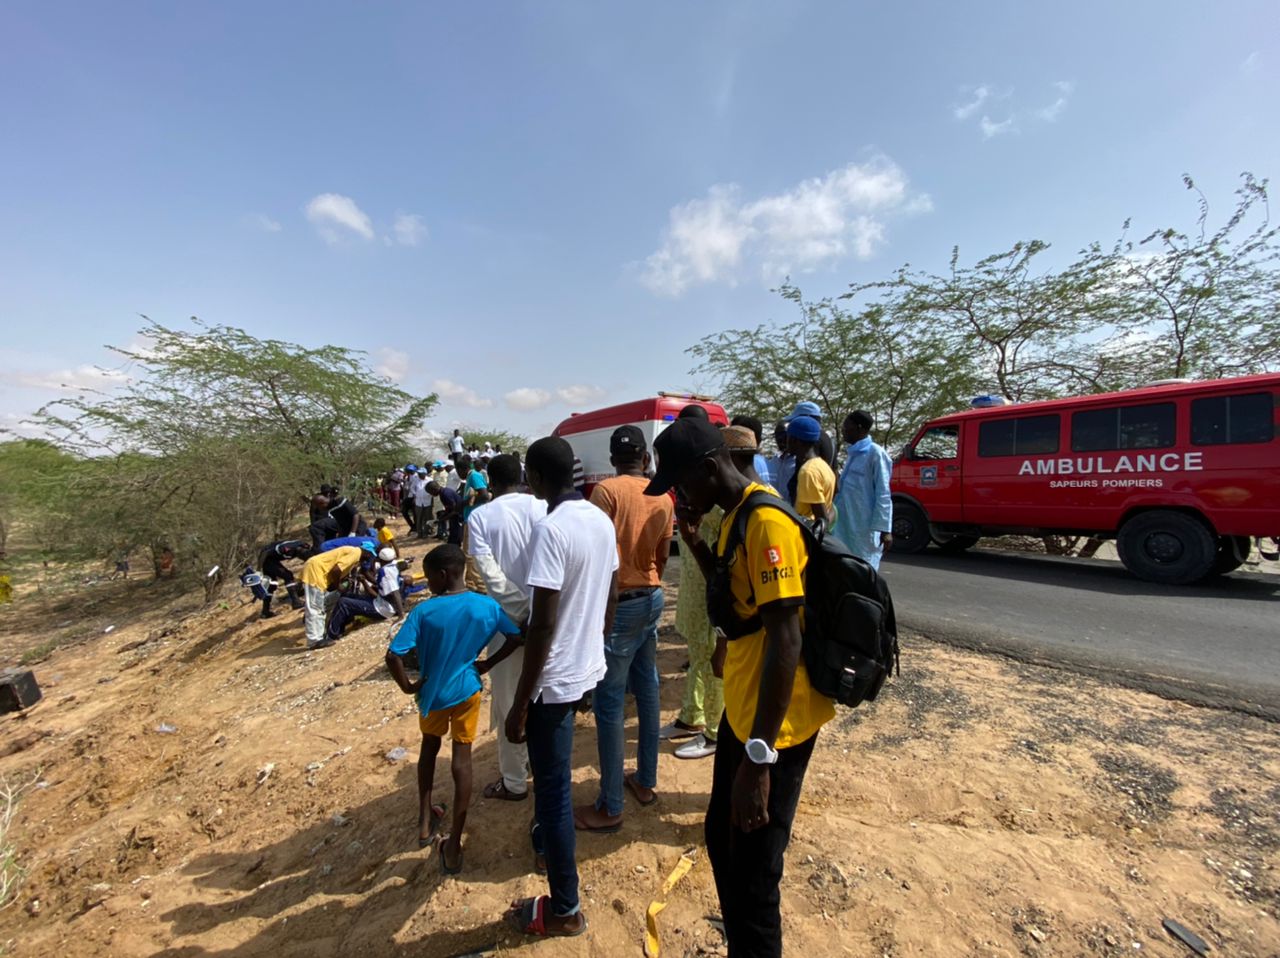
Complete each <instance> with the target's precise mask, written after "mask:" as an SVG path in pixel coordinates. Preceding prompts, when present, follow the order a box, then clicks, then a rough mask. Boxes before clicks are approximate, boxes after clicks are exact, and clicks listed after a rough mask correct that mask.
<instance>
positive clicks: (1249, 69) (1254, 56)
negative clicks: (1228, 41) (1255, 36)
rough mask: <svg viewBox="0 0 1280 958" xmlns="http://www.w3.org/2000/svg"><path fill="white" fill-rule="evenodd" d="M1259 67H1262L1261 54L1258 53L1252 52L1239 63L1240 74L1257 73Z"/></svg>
mask: <svg viewBox="0 0 1280 958" xmlns="http://www.w3.org/2000/svg"><path fill="white" fill-rule="evenodd" d="M1260 66H1262V54H1261V53H1260V52H1259V51H1257V50H1254V51H1253V52H1252V53H1250V54H1249V55H1248V56H1247V57H1245V58H1244V59H1243V60H1242V61H1240V72H1241V73H1257V72H1258V68H1259V67H1260Z"/></svg>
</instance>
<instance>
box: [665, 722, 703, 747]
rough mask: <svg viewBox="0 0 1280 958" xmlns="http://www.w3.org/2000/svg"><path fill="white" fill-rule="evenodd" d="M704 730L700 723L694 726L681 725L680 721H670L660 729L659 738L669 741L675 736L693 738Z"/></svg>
mask: <svg viewBox="0 0 1280 958" xmlns="http://www.w3.org/2000/svg"><path fill="white" fill-rule="evenodd" d="M701 731H702V726H701V725H698V726H696V727H694V728H689V727H688V726H685V725H681V724H680V723H679V722H668V723H667V724H666V725H664V726H662V728H660V729H658V740H659V741H662V742H669V741H671V740H672V739H674V738H692V737H693V736H695V735H697V734H698V733H700V732H701Z"/></svg>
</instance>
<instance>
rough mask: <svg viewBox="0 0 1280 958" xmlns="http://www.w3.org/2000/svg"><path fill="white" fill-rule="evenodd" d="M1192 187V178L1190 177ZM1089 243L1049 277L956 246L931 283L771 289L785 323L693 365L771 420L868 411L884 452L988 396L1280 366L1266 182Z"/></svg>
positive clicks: (1031, 255)
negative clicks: (806, 291)
mask: <svg viewBox="0 0 1280 958" xmlns="http://www.w3.org/2000/svg"><path fill="white" fill-rule="evenodd" d="M1184 182H1185V185H1186V186H1187V188H1188V189H1189V190H1193V191H1194V190H1195V189H1196V188H1195V184H1194V183H1193V182H1192V180H1191V179H1190V178H1185V179H1184ZM1209 219H1210V210H1209V207H1208V203H1207V202H1206V201H1205V199H1204V197H1203V196H1200V206H1199V216H1198V219H1197V226H1196V229H1194V230H1192V231H1191V232H1189V233H1188V232H1184V231H1180V230H1177V229H1173V228H1167V229H1161V230H1156V231H1153V232H1151V233H1149V234H1148V235H1147V236H1146V237H1145V238H1144V239H1142V240H1140V241H1138V242H1136V243H1135V242H1133V241H1131V240H1129V239H1127V238H1126V236H1127V233H1128V230H1129V224H1128V223H1126V224H1125V234H1126V236H1122V237H1121V239H1120V240H1119V241H1117V242H1116V243H1115V244H1113V245H1112V246H1111V247H1110V248H1104V247H1103V246H1101V245H1100V244H1093V245H1091V246H1089V247H1087V248H1085V249H1083V250H1081V251H1080V252H1079V253H1078V254H1077V256H1076V257H1075V258H1074V259H1073V260H1072V261H1071V262H1069V263H1067V264H1066V265H1063V266H1060V267H1058V268H1054V267H1053V266H1051V265H1049V264H1048V263H1047V262H1046V260H1048V259H1049V246H1048V244H1046V243H1044V242H1041V241H1038V240H1033V241H1029V242H1020V243H1016V244H1014V245H1013V246H1012V247H1011V248H1009V249H1008V250H1005V251H1003V252H1000V253H996V254H994V255H991V256H987V257H985V258H982V259H980V260H978V261H977V262H976V263H974V264H973V265H965V264H963V263H962V262H961V258H960V253H959V250H958V249H956V250H953V252H952V257H951V262H950V266H949V269H948V271H947V272H946V273H945V274H942V275H937V274H933V273H929V272H927V271H922V270H916V269H912V268H911V267H909V266H903V267H902V268H901V269H899V270H898V271H897V272H896V273H894V275H893V276H891V277H890V278H888V279H886V280H883V281H879V282H871V283H860V284H855V285H852V286H851V287H850V289H849V292H847V293H845V294H843V295H842V296H840V297H839V298H838V300H822V301H819V302H816V303H812V302H807V301H805V300H804V298H803V296H802V294H801V292H800V290H799V289H797V288H796V287H795V286H793V285H791V284H790V283H788V284H786V285H784V286H783V287H782V288H781V289H780V290H779V293H780V294H781V295H782V297H783V298H784V299H786V300H787V301H789V302H791V303H793V304H795V305H796V306H797V307H798V309H799V313H800V316H799V318H798V319H797V320H794V321H792V322H790V323H786V322H783V323H773V324H768V325H763V326H759V327H756V328H755V329H734V330H727V331H724V332H721V333H717V334H714V335H712V336H708V337H706V338H705V339H703V340H702V341H700V342H699V343H697V344H695V345H694V346H693V347H692V348H691V349H690V350H689V352H690V354H691V355H692V356H693V357H694V359H695V360H696V366H695V370H694V372H695V373H697V374H702V375H705V376H708V377H710V378H711V379H712V380H714V381H715V382H717V383H718V384H719V387H720V394H721V396H722V397H723V399H724V401H725V403H726V405H728V406H729V407H730V408H731V409H732V410H733V411H735V412H738V411H744V412H745V411H751V412H754V413H755V414H757V415H760V416H765V417H778V416H780V415H782V414H785V413H786V412H788V411H789V410H790V408H791V407H792V405H793V403H795V402H796V401H797V400H801V399H810V400H814V401H816V402H817V403H818V404H819V405H820V406H822V407H823V410H824V412H825V414H826V415H827V416H828V417H829V420H828V421H830V422H838V421H839V420H840V419H841V418H842V417H843V416H844V414H845V413H847V412H848V411H850V410H852V409H855V408H864V409H867V410H869V411H871V412H872V413H873V414H874V415H875V417H876V421H877V433H878V438H880V439H881V441H883V442H885V443H886V444H890V445H892V444H894V443H896V442H898V441H901V440H903V439H905V438H907V437H909V435H910V433H911V432H912V431H913V430H914V429H915V427H916V426H918V425H919V424H920V423H921V422H922V421H924V420H925V419H928V418H930V417H932V416H935V415H938V414H940V413H944V412H949V411H954V410H956V409H959V408H962V407H964V406H965V405H966V403H967V401H968V399H969V398H970V397H972V396H974V395H975V394H978V393H983V392H993V393H996V394H999V395H1002V396H1004V397H1006V398H1008V399H1009V400H1011V401H1014V402H1024V401H1029V400H1035V399H1047V398H1052V397H1055V396H1063V395H1073V394H1086V393H1092V392H1103V391H1108V390H1115V389H1127V388H1132V387H1135V386H1139V385H1142V384H1144V383H1147V382H1151V381H1153V380H1158V379H1164V378H1169V377H1181V376H1189V377H1196V378H1217V377H1222V376H1233V375H1243V374H1246V373H1250V372H1262V371H1267V370H1272V369H1276V368H1280V269H1278V268H1277V263H1278V257H1280V242H1278V239H1280V228H1277V227H1272V226H1271V225H1270V223H1269V219H1268V216H1267V182H1266V181H1265V180H1256V179H1255V178H1254V177H1253V176H1252V175H1249V174H1245V175H1244V176H1243V185H1242V186H1241V188H1240V189H1239V190H1238V191H1237V193H1236V204H1235V208H1234V210H1233V212H1232V213H1231V215H1230V216H1229V217H1228V218H1227V219H1226V221H1225V222H1224V223H1223V224H1222V225H1221V226H1219V227H1218V228H1217V229H1214V230H1211V229H1210V228H1209V225H1208V224H1209Z"/></svg>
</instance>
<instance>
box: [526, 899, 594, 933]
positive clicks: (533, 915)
mask: <svg viewBox="0 0 1280 958" xmlns="http://www.w3.org/2000/svg"><path fill="white" fill-rule="evenodd" d="M550 903H551V897H550V896H549V895H539V896H538V897H537V898H525V899H523V900H521V901H517V902H512V908H511V910H510V911H508V912H507V922H508V923H509V924H510V925H511V926H512V927H513V928H515V930H516V931H518V932H520V934H522V935H533V936H536V937H538V938H577V937H578V936H579V935H581V934H582V933H583V932H584V931H586V930H587V916H586V915H583V916H582V925H581V926H580V927H579V928H578V929H577V930H576V931H548V930H547V905H549V904H550Z"/></svg>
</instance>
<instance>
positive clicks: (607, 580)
mask: <svg viewBox="0 0 1280 958" xmlns="http://www.w3.org/2000/svg"><path fill="white" fill-rule="evenodd" d="M525 472H526V476H527V478H528V480H529V485H530V486H531V487H532V488H533V493H534V495H536V496H537V497H538V498H539V499H542V500H544V501H545V502H546V503H547V515H546V518H544V519H542V520H541V521H540V522H539V523H538V524H537V525H536V526H534V528H533V536H532V538H531V540H530V543H529V553H530V563H529V579H528V584H529V587H530V590H531V594H532V606H531V610H530V614H529V626H528V630H527V632H526V634H525V653H524V666H523V668H522V669H521V672H520V681H519V683H518V684H517V686H516V696H515V701H514V702H513V704H512V706H511V711H510V712H509V713H508V714H507V723H506V736H507V738H508V739H509V740H510V741H512V742H524V741H526V739H527V741H528V745H529V765H530V767H531V768H532V770H533V785H534V803H533V809H534V828H533V832H532V837H533V848H534V853H535V855H539V856H545V859H546V869H547V882H548V885H549V886H550V891H551V894H550V895H549V896H538V897H535V898H526V899H524V900H522V901H518V902H515V903H513V905H512V910H511V912H510V920H511V921H512V922H513V923H514V924H515V925H516V926H517V927H518V928H520V929H521V930H522V931H524V932H525V933H527V934H540V935H544V936H565V935H577V934H581V932H582V931H583V930H584V928H585V927H586V918H585V917H584V916H583V914H582V907H581V903H580V901H579V898H578V866H577V862H576V861H575V858H574V849H575V835H574V827H573V802H572V797H571V794H570V787H571V784H572V772H573V719H574V714H575V712H576V706H577V704H578V702H579V701H580V700H581V699H582V698H583V696H585V695H586V694H587V692H589V691H591V690H592V689H593V688H595V686H596V684H597V683H598V682H599V681H600V679H601V678H603V677H604V674H605V669H606V665H605V656H604V637H605V636H606V635H607V634H609V631H610V630H611V629H612V627H613V613H614V607H615V606H616V604H617V600H618V549H617V543H616V540H615V533H614V529H613V523H612V522H610V521H609V517H608V516H606V515H605V514H604V513H603V512H602V511H600V510H599V509H597V508H596V507H595V506H593V505H591V503H589V502H587V501H586V500H584V499H583V498H582V494H581V493H579V492H577V491H576V490H575V489H574V488H573V450H572V449H571V448H570V446H569V444H568V443H567V442H565V441H564V440H563V439H560V438H558V437H554V436H549V437H547V438H545V439H539V440H538V441H537V442H535V443H534V444H533V445H532V446H530V447H529V453H528V456H527V458H526V461H525Z"/></svg>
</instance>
